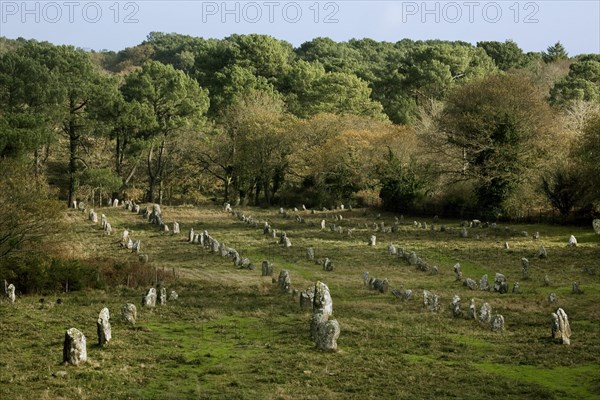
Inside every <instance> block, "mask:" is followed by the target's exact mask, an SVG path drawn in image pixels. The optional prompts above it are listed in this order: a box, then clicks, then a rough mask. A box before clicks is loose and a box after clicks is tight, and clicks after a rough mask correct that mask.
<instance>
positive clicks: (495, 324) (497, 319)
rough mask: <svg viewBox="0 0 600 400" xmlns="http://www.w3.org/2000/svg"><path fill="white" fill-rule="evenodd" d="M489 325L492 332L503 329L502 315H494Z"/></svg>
mask: <svg viewBox="0 0 600 400" xmlns="http://www.w3.org/2000/svg"><path fill="white" fill-rule="evenodd" d="M490 327H491V328H492V331H494V332H499V331H503V330H504V317H503V316H502V315H500V314H496V315H494V316H493V318H492V320H491V322H490Z"/></svg>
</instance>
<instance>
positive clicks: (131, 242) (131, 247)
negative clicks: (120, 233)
mask: <svg viewBox="0 0 600 400" xmlns="http://www.w3.org/2000/svg"><path fill="white" fill-rule="evenodd" d="M127 249H128V250H131V249H133V240H131V238H129V239H128V240H127Z"/></svg>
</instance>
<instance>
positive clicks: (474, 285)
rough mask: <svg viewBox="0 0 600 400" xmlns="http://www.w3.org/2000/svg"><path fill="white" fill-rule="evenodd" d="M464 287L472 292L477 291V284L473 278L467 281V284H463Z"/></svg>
mask: <svg viewBox="0 0 600 400" xmlns="http://www.w3.org/2000/svg"><path fill="white" fill-rule="evenodd" d="M463 285H465V286H466V287H468V288H469V289H471V290H477V282H475V281H474V280H473V279H471V278H467V279H465V282H464V283H463Z"/></svg>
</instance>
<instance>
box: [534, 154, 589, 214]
mask: <svg viewBox="0 0 600 400" xmlns="http://www.w3.org/2000/svg"><path fill="white" fill-rule="evenodd" d="M541 186H542V190H543V192H544V195H545V196H546V197H547V198H548V201H550V204H552V206H553V207H554V208H556V209H557V210H558V211H559V212H560V215H562V216H567V215H569V213H570V212H571V210H573V208H575V207H576V206H577V205H580V204H581V201H582V200H583V199H584V196H585V193H586V192H587V191H588V190H589V188H588V187H587V185H586V184H585V182H584V181H583V179H582V177H581V175H580V172H579V171H578V169H577V168H576V167H575V166H573V165H569V164H568V163H563V164H562V165H559V166H557V167H555V169H554V170H553V171H551V172H550V173H548V174H546V175H545V176H542V185H541Z"/></svg>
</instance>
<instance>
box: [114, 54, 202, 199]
mask: <svg viewBox="0 0 600 400" xmlns="http://www.w3.org/2000/svg"><path fill="white" fill-rule="evenodd" d="M122 92H123V96H124V98H125V100H126V101H129V102H132V103H134V104H135V103H137V105H138V106H139V107H141V108H144V109H148V110H149V111H150V113H151V114H150V115H151V116H152V123H151V124H148V125H147V126H144V127H142V131H141V132H142V134H143V135H144V137H145V138H146V139H147V140H148V142H149V145H148V147H149V148H148V153H147V160H146V161H147V167H148V192H147V199H148V201H150V202H157V200H158V202H160V201H161V195H162V192H160V190H159V189H160V188H161V185H162V182H163V175H164V168H165V162H166V157H167V153H166V144H167V140H168V138H169V136H170V134H171V133H173V132H175V131H178V130H181V129H183V128H186V127H192V126H195V128H196V129H197V128H198V127H199V126H201V124H202V123H203V122H204V115H205V113H206V111H207V110H208V106H209V100H208V93H207V91H206V90H204V89H202V88H201V87H200V85H198V83H197V82H196V81H195V80H193V79H191V78H190V77H188V76H187V75H185V74H184V73H183V72H182V71H177V70H176V69H175V68H173V67H172V66H170V65H164V64H161V63H160V62H157V61H151V62H148V63H146V64H144V66H143V67H142V69H141V70H139V71H136V72H134V73H132V74H131V75H129V76H127V78H126V80H125V84H124V85H123V87H122Z"/></svg>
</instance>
